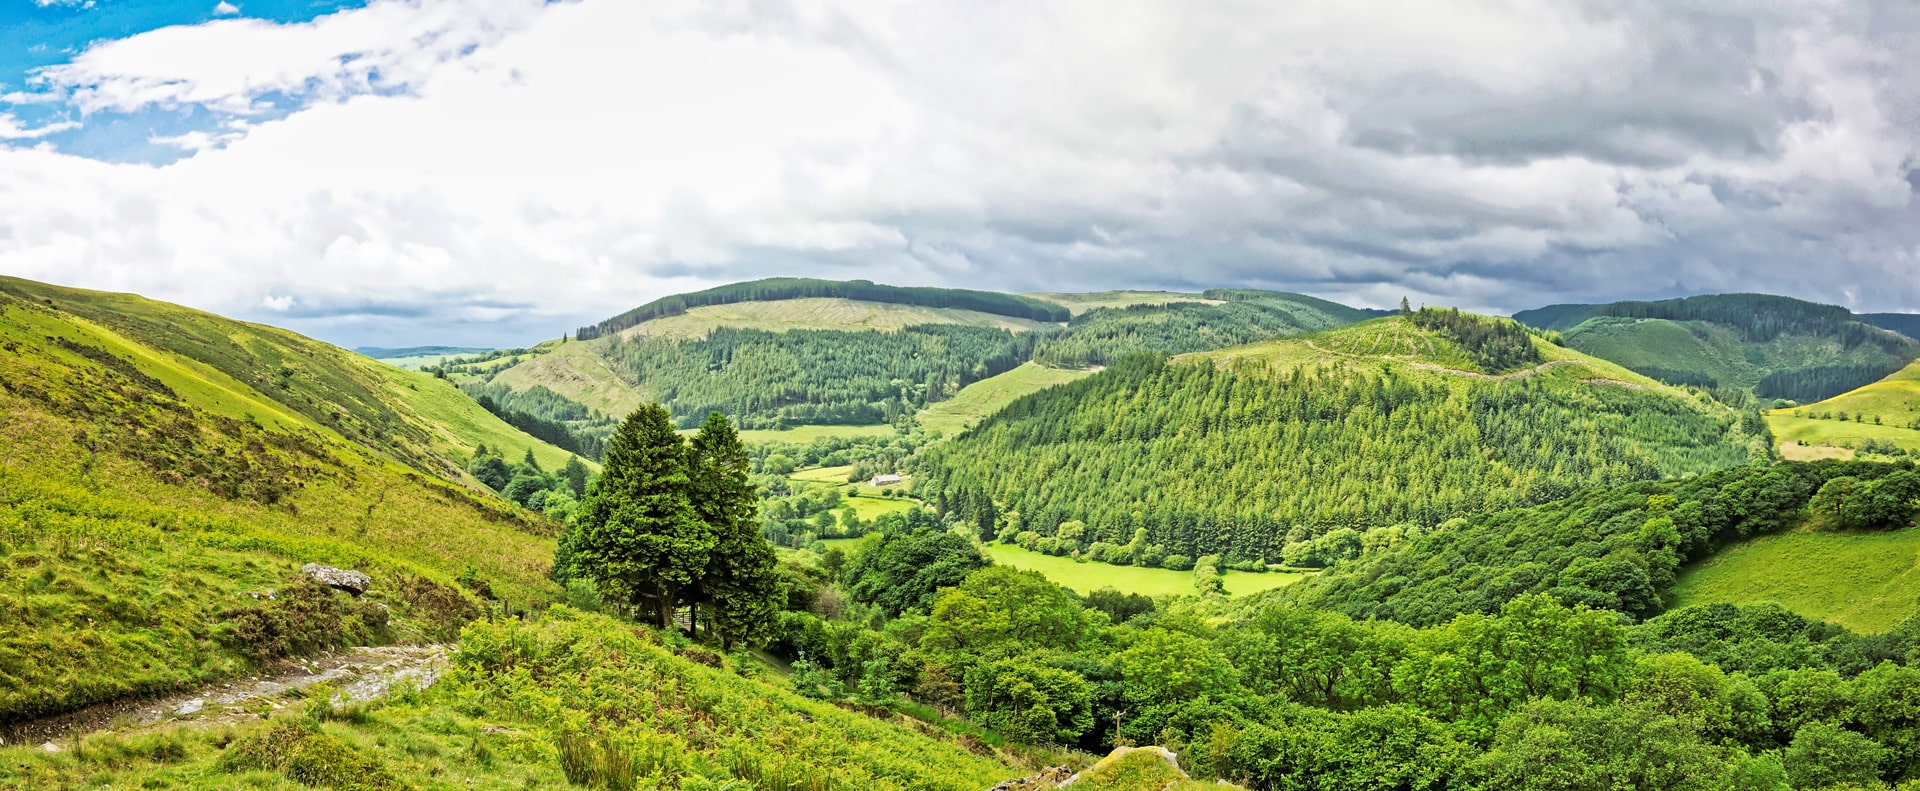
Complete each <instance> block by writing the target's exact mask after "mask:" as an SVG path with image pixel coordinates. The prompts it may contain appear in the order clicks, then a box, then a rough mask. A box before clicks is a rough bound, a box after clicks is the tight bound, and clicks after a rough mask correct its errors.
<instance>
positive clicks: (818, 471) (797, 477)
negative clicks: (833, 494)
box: [787, 464, 853, 486]
mask: <svg viewBox="0 0 1920 791" xmlns="http://www.w3.org/2000/svg"><path fill="white" fill-rule="evenodd" d="M851 472H853V465H851V464H843V465H841V466H839V467H813V468H809V469H805V470H799V471H796V472H794V473H793V474H792V475H789V476H787V480H789V481H798V482H800V483H825V484H832V485H836V486H844V485H846V484H847V483H848V481H847V474H848V473H851Z"/></svg>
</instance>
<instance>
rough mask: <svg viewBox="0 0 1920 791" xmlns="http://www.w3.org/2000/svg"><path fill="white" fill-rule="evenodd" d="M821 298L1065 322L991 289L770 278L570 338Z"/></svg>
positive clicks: (657, 303) (664, 302)
mask: <svg viewBox="0 0 1920 791" xmlns="http://www.w3.org/2000/svg"><path fill="white" fill-rule="evenodd" d="M809 298H825V299H831V300H841V301H859V302H872V303H882V304H889V305H911V306H917V307H926V308H946V309H957V310H962V311H970V312H978V313H990V314H994V315H999V316H1008V317H1012V318H1019V319H1028V320H1032V321H1043V322H1061V321H1066V320H1067V318H1068V317H1069V316H1070V315H1071V314H1070V313H1069V312H1068V311H1067V309H1066V308H1065V307H1064V306H1061V305H1055V304H1053V303H1050V302H1046V301H1043V300H1038V299H1033V298H1031V297H1023V296H1018V295H1014V294H999V293H995V292H992V291H970V290H966V289H957V288H913V287H902V286H887V285H879V284H875V283H872V282H869V281H865V280H846V281H839V280H814V279H812V278H804V277H771V278H766V279H764V280H751V281H747V282H745V283H732V284H728V285H724V286H719V287H716V288H710V289H707V290H705V291H695V292H692V293H688V294H675V295H673V296H668V297H662V298H660V299H657V300H654V301H652V302H649V303H647V304H645V305H641V306H640V307H637V308H634V309H633V310H630V311H627V312H625V313H622V314H620V315H618V316H615V317H613V318H610V319H607V320H606V321H602V322H600V323H599V324H595V325H593V326H591V327H581V328H580V331H579V332H578V333H576V334H575V337H577V338H579V339H581V340H591V339H593V338H597V337H600V336H603V335H609V334H612V333H616V332H622V331H625V330H627V329H629V328H631V327H635V326H638V325H640V324H643V323H645V322H648V321H652V320H655V319H659V318H664V317H669V316H676V315H680V314H683V313H686V312H687V311H689V310H692V309H694V308H699V307H705V306H710V305H733V304H739V303H747V302H775V301H781V300H793V299H809Z"/></svg>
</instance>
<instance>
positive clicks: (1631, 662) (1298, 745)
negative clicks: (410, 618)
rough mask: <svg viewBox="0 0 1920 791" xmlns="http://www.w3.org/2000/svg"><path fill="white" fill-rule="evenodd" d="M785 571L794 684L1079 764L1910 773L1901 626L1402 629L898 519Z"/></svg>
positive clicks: (1720, 623) (1781, 780)
mask: <svg viewBox="0 0 1920 791" xmlns="http://www.w3.org/2000/svg"><path fill="white" fill-rule="evenodd" d="M1854 471H1855V472H1864V470H1854ZM1773 483H1776V482H1773V481H1769V482H1763V483H1757V484H1756V485H1761V486H1766V485H1772V484H1773ZM829 560H831V558H829ZM783 570H784V572H785V573H786V576H787V581H786V583H785V585H786V589H787V602H786V612H785V613H783V615H782V616H781V619H780V628H779V630H778V633H777V636H776V639H775V641H774V643H773V650H774V651H776V652H778V653H780V654H782V655H784V656H787V657H789V658H791V659H793V660H794V662H795V664H794V667H795V670H796V675H795V677H794V679H793V682H794V684H795V685H796V687H797V688H798V689H799V690H800V692H801V693H802V694H805V695H808V696H811V697H816V698H821V699H825V700H838V701H846V702H849V703H855V704H858V705H864V706H877V705H888V704H889V702H896V701H899V700H901V696H902V695H906V696H907V697H908V698H910V699H911V700H913V701H915V702H916V703H919V704H928V705H934V706H943V707H948V708H951V709H953V710H955V711H961V712H964V713H965V714H966V716H967V717H968V718H969V719H970V720H972V721H973V722H976V723H980V724H983V725H986V726H988V727H990V728H992V729H993V730H994V731H995V732H997V733H999V734H1001V735H1003V736H1006V737H1008V738H1011V739H1015V740H1019V741H1025V742H1032V743H1058V744H1073V745H1078V746H1080V747H1083V748H1086V749H1089V750H1093V751H1096V752H1098V751H1103V750H1104V749H1105V748H1106V746H1108V745H1111V744H1114V743H1116V742H1119V743H1136V744H1148V743H1151V744H1159V745H1163V746H1167V747H1168V748H1170V749H1172V750H1174V751H1175V752H1177V753H1179V755H1180V756H1181V763H1182V765H1183V767H1184V768H1186V769H1187V770H1188V771H1189V772H1191V773H1192V774H1194V775H1195V776H1196V777H1200V778H1214V777H1218V778H1222V779H1226V780H1230V781H1233V782H1236V783H1240V784H1243V785H1244V786H1245V787H1248V788H1253V789H1263V790H1264V789H1326V790H1327V791H1334V790H1336V789H1338V790H1345V789H1476V790H1477V789H1522V790H1525V791H1534V790H1536V789H1537V790H1538V791H1551V790H1562V789H1594V790H1595V791H1601V790H1603V789H1604V790H1608V791H1611V790H1612V789H1636V790H1637V789H1647V790H1648V791H1651V790H1652V789H1689V790H1691V789H1699V791H1710V790H1712V791H1718V790H1719V789H1755V790H1759V789H1766V790H1767V791H1786V789H1829V788H1832V789H1839V788H1846V789H1872V788H1884V787H1885V786H1883V785H1881V784H1882V783H1883V782H1885V783H1895V782H1901V781H1915V780H1920V668H1916V667H1913V666H1911V663H1913V662H1915V661H1916V660H1920V619H1916V620H1914V621H1910V622H1908V623H1907V624H1905V625H1903V626H1901V627H1899V628H1897V629H1895V630H1894V631H1892V632H1890V633H1887V634H1883V635H1876V636H1873V637H1861V636H1858V635H1854V634H1851V633H1848V632H1846V631H1845V630H1844V629H1840V628H1838V627H1834V626H1831V625H1828V624H1820V623H1816V622H1811V621H1807V620H1806V619H1803V618H1799V617H1797V616H1794V615H1792V614H1790V613H1786V612H1784V611H1782V610H1779V609H1778V608H1776V607H1751V608H1739V607H1733V606H1729V605H1715V606H1710V607H1701V608H1692V609H1687V610H1681V611H1677V612H1673V613H1669V614H1667V615H1663V616H1661V617H1659V618H1655V619H1653V620H1652V621H1649V622H1647V623H1646V624H1643V625H1640V626H1627V625H1625V623H1624V621H1623V619H1622V618H1620V617H1619V615H1617V614H1616V613H1615V612H1613V611H1609V610H1606V609H1595V608H1590V607H1588V606H1587V605H1586V604H1584V603H1581V604H1575V605H1574V606H1571V607H1568V606H1566V605H1564V604H1562V603H1561V602H1559V601H1557V600H1556V598H1555V597H1554V596H1550V595H1545V594H1539V593H1529V594H1522V595H1518V596H1515V597H1513V598H1510V599H1508V600H1506V601H1505V602H1504V603H1503V604H1501V605H1500V606H1499V607H1497V608H1496V609H1495V610H1494V611H1493V612H1490V613H1480V612H1473V613H1467V614H1463V615H1458V616H1455V617H1452V618H1447V619H1443V620H1439V621H1437V622H1435V623H1434V624H1433V625H1431V626H1427V627H1424V628H1417V627H1413V626H1408V625H1405V624H1401V623H1397V622H1394V621H1387V620H1370V621H1366V620H1354V619H1351V618H1349V617H1348V616H1346V615H1343V614H1340V613H1337V612H1329V611H1325V610H1318V609H1309V608H1303V607H1296V606H1292V605H1289V604H1285V603H1281V602H1279V601H1276V599H1277V598H1278V597H1277V596H1275V595H1272V594H1269V595H1267V596H1262V597H1255V598H1254V599H1251V600H1247V601H1227V600H1224V599H1220V598H1203V599H1198V600H1196V599H1183V600H1174V601H1164V600H1163V601H1161V602H1158V603H1153V602H1138V603H1134V602H1128V601H1127V597H1124V596H1121V595H1120V594H1117V593H1113V592H1102V593H1100V594H1096V595H1094V596H1089V597H1087V598H1085V599H1081V598H1080V597H1077V596H1075V595H1074V594H1072V593H1071V592H1069V591H1067V590H1065V589H1063V588H1060V587H1058V586H1056V585H1053V584H1052V583H1049V582H1048V581H1046V579H1045V578H1043V577H1041V576H1040V575H1038V574H1035V573H1033V572H1028V571H1020V570H1014V569H1010V568H1004V567H994V566H988V565H987V561H986V560H985V559H984V558H982V557H981V556H980V554H979V552H978V550H977V549H976V548H975V547H974V546H973V545H972V544H971V543H970V542H968V541H966V540H965V539H964V538H961V537H958V536H956V535H954V534H953V533H951V532H946V531H940V530H935V529H930V528H918V529H914V528H908V527H906V526H905V525H903V524H897V523H896V524H892V525H891V526H889V527H888V528H887V529H885V530H883V531H882V532H881V533H879V534H876V535H873V536H870V537H869V538H868V539H866V541H865V542H864V543H863V544H862V545H861V546H860V548H859V549H858V550H856V552H855V554H854V557H853V558H852V559H851V561H850V562H846V563H833V562H829V563H827V564H825V565H824V566H812V565H801V564H788V565H787V566H785V567H783ZM1692 652H1697V654H1696V653H1692ZM892 705H898V704H897V703H894V704H892ZM1901 787H1902V788H1908V787H1910V786H1906V785H1903V786H1901Z"/></svg>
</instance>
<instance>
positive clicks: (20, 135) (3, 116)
mask: <svg viewBox="0 0 1920 791" xmlns="http://www.w3.org/2000/svg"><path fill="white" fill-rule="evenodd" d="M79 126H80V123H79V122H77V121H60V122H57V123H51V124H44V125H42V126H36V127H32V128H28V127H26V126H24V125H22V124H21V123H20V119H19V118H16V117H14V116H13V114H12V113H0V140H21V139H33V138H40V137H46V136H47V135H50V134H53V133H55V132H65V131H67V130H68V129H76V128H79Z"/></svg>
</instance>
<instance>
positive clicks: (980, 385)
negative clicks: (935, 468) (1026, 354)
mask: <svg viewBox="0 0 1920 791" xmlns="http://www.w3.org/2000/svg"><path fill="white" fill-rule="evenodd" d="M1092 373H1093V372H1092V371H1072V370H1063V369H1060V368H1048V367H1046V366H1044V365H1040V364H1038V363H1024V364H1022V365H1021V366H1020V367H1018V368H1015V369H1013V370H1011V371H1008V372H1006V373H1003V374H1000V375H999V376H994V377H989V378H986V379H982V380H980V381H978V382H974V383H973V384H970V385H967V386H966V387H964V388H961V390H960V392H958V393H955V394H954V395H953V397H952V398H949V399H947V400H945V401H941V402H939V403H937V404H933V405H930V406H928V407H927V408H926V409H923V410H920V415H919V418H920V425H921V427H923V428H925V429H926V430H928V431H938V432H940V433H941V434H944V435H946V436H949V437H951V436H953V435H955V434H958V433H960V432H961V431H963V430H966V429H967V428H969V427H971V426H973V425H974V424H975V423H979V422H980V421H981V420H984V419H986V417H987V416H988V415H991V414H993V413H995V412H998V411H1000V410H1001V409H1002V408H1004V407H1006V405H1008V404H1011V403H1013V402H1014V401H1015V400H1017V399H1019V398H1020V397H1021V396H1024V395H1027V394H1028V393H1034V392H1039V391H1041V390H1045V389H1047V388H1049V387H1052V386H1054V385H1058V384H1066V383H1067V382H1071V381H1073V380H1075V379H1079V378H1081V377H1084V376H1090V375H1092Z"/></svg>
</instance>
